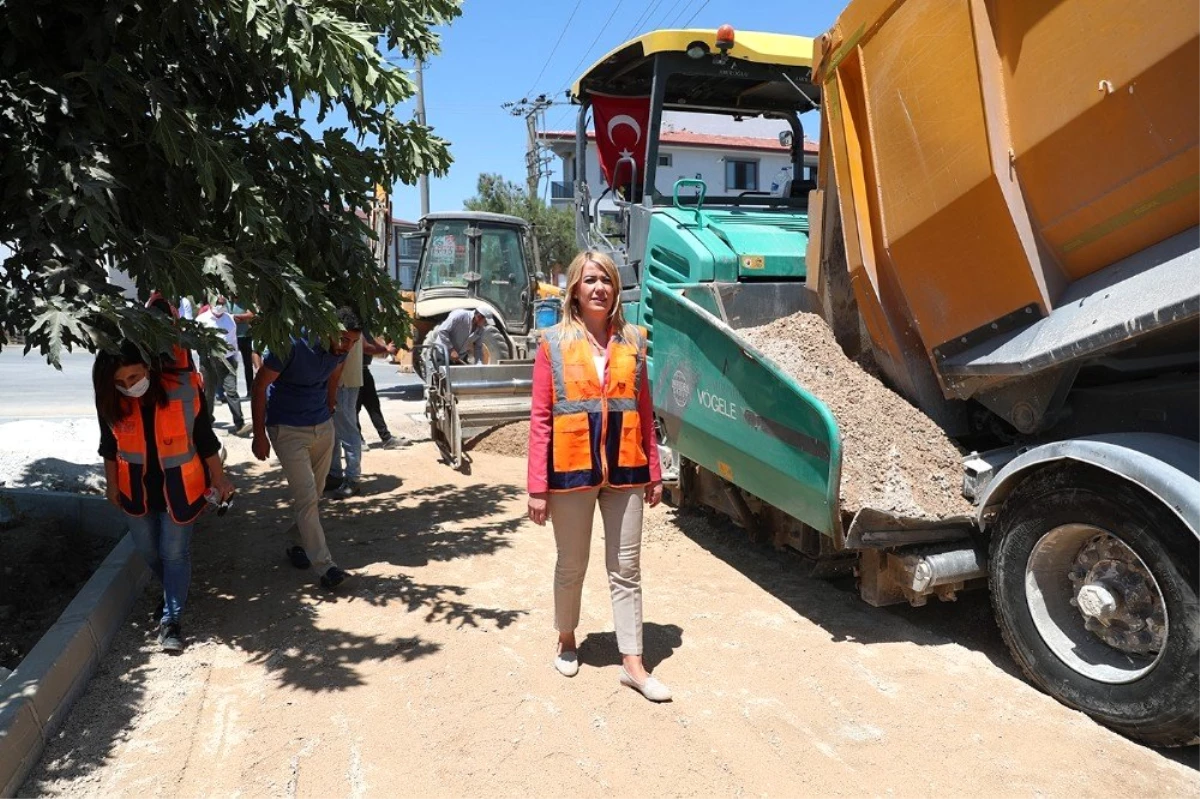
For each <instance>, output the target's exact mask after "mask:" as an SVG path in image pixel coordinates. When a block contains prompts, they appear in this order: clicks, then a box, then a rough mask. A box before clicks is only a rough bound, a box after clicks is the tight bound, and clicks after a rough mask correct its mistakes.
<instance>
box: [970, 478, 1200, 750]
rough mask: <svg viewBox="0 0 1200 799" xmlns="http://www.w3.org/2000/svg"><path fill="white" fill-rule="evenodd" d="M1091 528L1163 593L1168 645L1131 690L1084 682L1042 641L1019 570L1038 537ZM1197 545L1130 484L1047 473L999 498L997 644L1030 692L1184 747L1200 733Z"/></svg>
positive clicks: (994, 542) (993, 563) (992, 575)
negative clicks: (1106, 535) (1137, 561)
mask: <svg viewBox="0 0 1200 799" xmlns="http://www.w3.org/2000/svg"><path fill="white" fill-rule="evenodd" d="M1073 522H1074V523H1083V524H1094V525H1095V526H1097V527H1099V528H1102V529H1105V530H1107V531H1109V532H1110V533H1112V534H1113V535H1115V536H1117V537H1118V538H1120V539H1121V540H1122V541H1123V542H1124V543H1125V544H1126V545H1128V546H1129V547H1131V548H1132V549H1133V550H1134V551H1135V552H1136V553H1137V554H1138V556H1139V557H1140V558H1141V559H1142V561H1143V562H1144V563H1145V564H1146V565H1147V567H1148V568H1149V569H1150V571H1151V572H1152V573H1153V575H1154V579H1155V580H1156V581H1157V582H1158V585H1159V589H1160V590H1161V591H1162V593H1163V598H1164V601H1165V602H1166V605H1167V613H1168V639H1167V646H1166V651H1165V652H1164V653H1163V657H1162V660H1160V661H1159V663H1158V665H1157V666H1156V667H1155V668H1154V669H1153V670H1152V671H1151V672H1149V673H1148V674H1147V675H1145V676H1144V677H1142V678H1141V679H1138V680H1136V681H1134V682H1131V683H1126V684H1123V685H1109V684H1105V683H1100V682H1097V681H1094V680H1090V679H1088V678H1086V677H1084V676H1083V675H1081V674H1079V673H1077V672H1075V671H1074V670H1073V669H1071V668H1070V667H1069V666H1067V665H1066V664H1064V663H1063V662H1062V661H1061V660H1059V659H1058V657H1057V656H1055V655H1054V653H1053V652H1052V651H1051V650H1050V649H1049V647H1047V646H1046V644H1045V643H1044V642H1043V641H1042V638H1041V636H1040V634H1039V633H1038V632H1037V628H1036V627H1035V626H1034V624H1033V619H1032V616H1031V615H1030V612H1029V607H1028V605H1027V603H1026V600H1025V565H1026V562H1027V561H1028V557H1029V553H1030V551H1031V550H1032V548H1033V545H1034V544H1035V543H1036V542H1037V540H1038V539H1039V538H1040V537H1041V536H1042V535H1043V534H1044V533H1045V532H1047V531H1049V530H1051V529H1053V528H1055V527H1058V526H1059V525H1062V524H1068V523H1073ZM1198 556H1200V546H1198V544H1197V540H1196V537H1195V536H1194V535H1193V534H1192V533H1191V531H1189V530H1188V529H1187V527H1186V526H1185V525H1184V524H1183V522H1182V521H1180V519H1179V518H1178V517H1177V516H1176V515H1175V514H1174V513H1173V512H1171V511H1170V510H1169V509H1168V508H1166V507H1165V506H1164V505H1163V504H1162V503H1161V502H1159V501H1158V500H1157V499H1156V498H1154V497H1153V496H1152V495H1150V494H1149V493H1148V492H1146V491H1144V490H1142V489H1141V488H1139V487H1137V486H1136V485H1134V484H1133V483H1131V482H1129V481H1127V480H1124V479H1122V478H1120V477H1117V476H1115V475H1113V474H1110V473H1108V472H1106V471H1104V470H1101V469H1097V468H1095V467H1090V466H1086V465H1082V464H1065V465H1054V466H1050V467H1047V468H1045V469H1043V470H1041V471H1039V472H1037V473H1036V474H1034V475H1032V476H1030V477H1029V478H1028V479H1026V480H1025V481H1024V482H1023V483H1021V484H1020V485H1019V486H1018V487H1017V489H1016V490H1015V491H1014V492H1013V493H1012V494H1011V495H1010V496H1009V497H1008V499H1007V500H1006V501H1005V504H1004V507H1003V508H1002V510H1001V511H1000V514H999V517H998V518H997V519H996V522H995V524H994V526H993V527H992V529H991V557H990V558H989V562H988V571H989V574H988V579H989V583H990V587H991V597H992V608H993V611H994V612H995V616H996V621H997V623H998V625H999V627H1000V632H1001V633H1002V634H1003V636H1004V642H1005V643H1006V644H1007V645H1008V649H1009V651H1010V652H1011V653H1012V656H1013V659H1014V660H1015V661H1016V662H1017V664H1018V665H1019V666H1020V667H1021V670H1022V672H1024V674H1025V676H1026V677H1027V678H1028V680H1029V681H1030V682H1031V683H1033V684H1034V685H1035V686H1037V687H1038V688H1040V689H1041V690H1043V691H1045V692H1046V693H1047V694H1049V695H1051V696H1053V697H1054V698H1055V699H1057V700H1059V701H1060V702H1062V703H1063V704H1065V705H1067V706H1069V707H1073V708H1076V709H1077V710H1081V711H1083V712H1084V713H1087V714H1088V715H1089V716H1091V717H1092V718H1094V719H1096V720H1097V721H1098V722H1100V723H1101V724H1104V725H1105V726H1108V727H1111V728H1112V729H1114V730H1116V731H1118V732H1120V733H1122V734H1124V735H1127V736H1129V737H1130V738H1134V739H1136V740H1138V741H1142V742H1144V743H1148V744H1152V745H1156V746H1183V745H1187V744H1190V743H1194V742H1196V739H1197V737H1198V736H1197V732H1198V728H1200V665H1198V661H1200V621H1198V618H1197V601H1196V597H1197V593H1200V591H1198V589H1197V570H1198Z"/></svg>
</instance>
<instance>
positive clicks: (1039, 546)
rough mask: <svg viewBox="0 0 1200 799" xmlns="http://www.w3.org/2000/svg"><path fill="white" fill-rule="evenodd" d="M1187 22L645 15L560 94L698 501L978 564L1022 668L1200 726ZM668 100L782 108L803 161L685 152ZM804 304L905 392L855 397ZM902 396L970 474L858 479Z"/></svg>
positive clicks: (940, 568) (1040, 15)
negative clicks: (775, 164) (699, 21)
mask: <svg viewBox="0 0 1200 799" xmlns="http://www.w3.org/2000/svg"><path fill="white" fill-rule="evenodd" d="M1198 34H1200V23H1198V22H1197V13H1196V9H1195V7H1194V5H1193V4H1190V3H1185V2H1178V1H1172V2H1153V3H1151V2H1122V3H1117V2H1110V1H1109V0H1098V1H1097V2H1091V1H1090V0H1058V2H1048V3H1042V4H1001V3H991V2H986V0H956V1H955V2H942V1H941V0H901V1H900V2H895V1H891V2H884V1H883V0H857V1H856V2H853V3H851V4H850V5H849V6H848V7H847V8H846V9H845V11H844V12H843V13H842V15H841V16H840V17H839V19H838V21H837V24H836V25H835V26H834V28H833V29H832V30H831V31H830V32H829V33H827V34H826V35H824V36H822V37H820V38H819V39H818V40H816V41H815V42H814V41H813V40H811V39H807V38H803V37H796V36H784V35H779V34H769V33H752V32H741V31H734V30H733V29H732V28H729V27H728V26H725V27H723V28H722V29H721V30H719V31H711V30H669V31H655V32H652V33H649V34H646V35H643V36H640V37H638V38H636V39H634V40H632V41H629V42H627V43H625V44H623V45H621V46H620V47H618V48H616V49H615V50H613V51H612V52H610V53H608V54H607V55H605V56H604V57H603V58H601V59H600V60H599V61H598V62H597V63H596V64H595V65H594V66H593V67H592V68H590V69H589V70H588V71H587V72H586V73H585V74H584V75H583V76H582V77H581V78H580V79H579V81H578V82H576V83H575V85H574V86H573V88H572V92H571V94H572V98H573V100H574V101H575V102H577V103H578V104H579V106H580V107H579V114H578V122H577V128H576V131H577V132H576V140H577V146H576V171H577V172H578V173H579V174H587V173H586V158H587V153H588V147H587V145H588V131H589V118H594V119H595V123H596V124H595V129H596V133H595V135H596V137H597V139H599V138H601V136H602V135H604V136H606V138H607V139H608V143H609V144H611V145H615V146H612V147H610V148H609V149H608V152H607V153H605V148H603V147H602V148H601V153H602V155H605V157H606V158H607V159H608V161H607V163H605V164H604V167H605V172H606V175H607V176H608V180H607V183H608V185H610V186H616V187H617V188H616V189H611V188H606V189H604V192H603V193H605V194H608V193H613V194H615V201H616V203H617V206H618V209H619V212H620V218H621V224H620V225H619V232H618V233H616V234H613V233H611V232H609V231H608V230H606V229H602V228H601V226H600V224H599V222H600V220H599V219H598V216H599V214H598V212H597V211H598V208H597V206H598V203H597V200H598V199H599V197H592V196H591V194H590V193H589V191H590V190H589V187H588V186H587V185H586V183H584V182H582V181H581V182H579V183H578V184H577V189H576V192H577V193H576V198H575V203H576V212H577V222H578V224H577V230H578V233H579V243H580V246H581V247H586V248H592V249H603V250H605V251H608V252H610V253H612V255H613V256H614V258H615V259H616V260H617V262H618V264H619V265H620V268H621V273H622V284H623V285H622V295H621V297H622V301H623V302H624V303H625V304H626V308H627V311H628V313H627V316H628V318H630V319H632V320H635V321H637V322H638V323H640V324H642V325H644V326H645V327H646V328H647V330H648V332H649V341H650V359H649V361H650V362H649V368H650V374H651V380H652V384H653V389H654V399H655V406H656V413H657V414H658V421H659V427H660V431H661V436H662V440H663V452H664V463H667V464H675V469H676V473H677V476H678V493H679V496H680V499H681V501H682V502H684V503H695V504H703V505H708V506H711V507H713V508H715V509H717V510H719V511H722V512H724V513H726V514H728V515H729V516H730V517H732V518H733V519H734V520H735V521H737V522H738V523H739V524H741V525H742V526H743V527H745V528H746V529H747V530H748V531H751V532H752V533H755V534H759V535H770V536H773V537H774V538H775V540H777V541H786V542H787V543H789V544H791V545H792V546H794V547H796V548H797V549H799V550H801V551H802V552H804V553H806V554H808V555H810V556H812V557H814V558H816V559H817V560H818V562H831V561H832V562H834V563H838V562H845V561H846V559H850V560H851V561H852V562H853V564H854V567H855V569H856V571H857V574H858V578H859V583H860V588H861V592H862V595H863V598H864V599H866V600H867V601H868V602H871V603H872V604H877V605H878V604H887V603H891V602H903V601H908V602H911V603H912V604H923V603H924V602H925V601H927V599H928V598H929V597H932V596H937V597H938V598H940V599H943V600H947V599H953V598H954V597H955V596H956V593H957V592H958V591H960V590H963V589H964V588H969V587H972V586H977V585H978V586H982V585H986V586H987V587H988V588H989V590H990V591H991V595H992V599H993V606H994V608H995V612H996V618H997V621H998V623H999V626H1000V629H1001V631H1002V633H1003V635H1004V638H1005V641H1006V643H1007V644H1008V646H1009V649H1010V651H1011V652H1012V654H1013V657H1014V658H1015V660H1016V661H1017V662H1018V663H1019V665H1020V666H1021V668H1022V670H1023V671H1024V673H1025V674H1026V676H1027V677H1028V678H1029V679H1030V681H1031V682H1033V683H1034V684H1035V685H1037V686H1038V687H1039V688H1041V689H1042V690H1044V691H1046V692H1047V693H1049V694H1051V695H1052V696H1054V697H1056V698H1057V699H1059V700H1060V701H1062V702H1064V703H1066V704H1068V705H1071V706H1072V707H1076V708H1078V709H1080V710H1083V711H1084V712H1086V713H1088V714H1090V715H1092V716H1093V717H1094V718H1096V719H1097V720H1099V721H1101V722H1102V723H1105V724H1107V725H1109V726H1112V727H1113V728H1115V729H1117V730H1119V731H1121V732H1123V733H1126V734H1128V735H1130V736H1132V737H1136V738H1139V739H1141V740H1143V741H1147V742H1151V743H1156V744H1162V745H1179V744H1186V743H1189V742H1195V741H1196V740H1197V731H1198V727H1200V713H1198V696H1200V686H1198V677H1197V670H1198V660H1200V617H1198V609H1197V608H1198V606H1197V567H1198V565H1200V547H1198V541H1200V475H1198V465H1200V444H1198V443H1197V440H1198V438H1200V433H1198V428H1200V421H1198V416H1200V413H1198V405H1200V402H1198V401H1200V391H1198V382H1197V374H1198V371H1200V370H1198V361H1200V357H1198V353H1197V350H1198V348H1197V320H1198V319H1200V257H1198V241H1197V238H1198V235H1197V223H1198V221H1200V219H1198V211H1197V186H1198V183H1200V181H1198V179H1197V174H1198V165H1197V152H1198V150H1197V147H1198V141H1200V135H1198V126H1200V123H1198V120H1200V109H1198V108H1197V103H1198V100H1197V98H1198V97H1200V88H1198V87H1197V72H1196V70H1195V64H1196V63H1197V59H1198V56H1200V52H1198V41H1200V35H1198ZM816 109H820V111H821V132H820V159H821V160H820V166H819V169H818V174H817V175H816V180H815V181H812V180H805V178H806V177H808V176H806V175H805V173H804V171H803V162H802V160H801V156H802V148H803V141H804V134H803V129H802V126H801V119H800V116H801V115H802V114H804V113H806V112H808V111H812V110H816ZM664 110H672V111H695V112H700V113H711V114H722V115H726V116H728V117H730V118H734V119H737V118H748V117H768V118H775V119H778V120H781V123H782V124H784V125H786V127H787V129H788V130H787V132H789V133H790V136H784V140H790V141H791V146H792V160H793V170H792V174H793V176H794V179H793V180H792V181H791V182H790V183H789V184H785V185H784V186H783V187H782V188H781V191H779V192H777V193H766V192H756V191H740V192H729V191H723V192H722V191H721V189H723V187H722V186H719V181H716V182H717V183H718V186H710V185H708V183H707V182H705V181H697V180H675V181H669V180H666V179H664V178H665V176H661V175H660V174H659V170H658V167H657V165H658V157H657V155H658V147H659V130H660V127H661V120H662V114H663V111H664ZM614 119H616V122H615V123H614V121H613V120H614ZM630 122H632V123H633V124H630ZM634 133H637V134H639V135H638V136H637V137H636V138H633V139H630V137H632V136H633V135H634ZM642 134H644V135H642ZM817 317H820V318H821V319H822V320H823V321H824V324H823V326H822V327H821V328H820V329H818V328H812V327H811V326H806V325H807V323H808V321H811V320H813V319H815V318H817ZM784 320H791V321H793V322H794V323H791V324H784V325H782V326H780V323H781V321H784ZM797 330H801V331H802V330H809V331H812V335H813V336H816V335H818V334H821V335H826V336H828V337H829V338H830V339H831V340H832V341H836V342H837V344H838V345H840V346H839V349H840V354H838V355H837V356H836V357H831V359H830V362H829V363H827V364H818V366H819V367H820V368H822V369H824V370H826V371H827V372H830V373H831V375H826V376H832V377H833V378H836V377H837V373H836V370H837V369H845V370H847V371H846V374H847V375H848V374H850V371H849V370H851V369H859V370H860V371H862V372H863V374H864V375H865V376H866V377H869V378H870V379H871V380H875V381H876V383H878V384H879V385H880V386H883V385H886V386H887V387H888V389H889V390H890V391H894V392H895V393H896V394H897V395H898V396H899V397H902V398H903V400H904V401H906V402H904V403H902V404H903V407H901V406H895V405H888V407H889V408H890V409H891V410H890V411H888V412H886V413H885V411H884V409H883V408H884V405H885V403H882V402H881V403H879V410H878V412H876V413H875V414H874V415H872V414H871V413H864V412H858V413H851V412H849V411H843V412H842V413H841V415H840V416H839V415H835V414H834V413H833V412H831V410H830V407H831V406H833V407H836V406H838V403H839V402H840V401H842V400H847V401H849V400H851V399H854V398H853V397H845V396H832V397H831V396H829V395H828V394H827V395H826V397H825V399H824V401H823V399H822V398H821V397H820V396H818V395H817V394H815V393H814V390H816V388H817V387H816V385H815V382H819V381H813V380H811V379H809V381H808V382H805V381H804V374H805V368H806V367H812V366H813V364H812V363H805V362H803V361H801V362H796V363H792V364H790V365H789V364H788V363H787V356H788V355H789V353H792V352H794V351H795V348H791V347H788V346H787V342H786V341H781V337H783V336H786V335H788V334H789V333H791V334H795V331H797ZM755 341H757V342H758V346H756V345H755V343H753V342H755ZM810 343H811V342H810ZM766 351H770V352H772V353H773V354H774V357H769V356H768V355H767V354H766ZM809 351H812V352H818V351H819V352H828V348H825V349H820V348H812V347H810V348H809ZM810 378H811V374H810ZM856 380H857V381H858V382H855V385H857V386H859V387H860V388H861V391H862V392H864V393H866V394H869V393H870V392H872V391H875V390H876V389H875V384H873V383H871V382H869V381H866V382H864V381H863V380H858V378H857V377H856ZM846 382H847V383H849V382H850V381H846ZM837 385H838V381H837V380H836V379H833V380H828V381H826V385H825V387H824V388H822V389H821V390H824V391H830V390H833V391H836V390H837V388H836V387H837ZM830 386H832V387H833V388H832V389H831V388H830ZM858 410H859V411H863V410H864V409H863V408H862V407H861V406H860V407H859V409H858ZM866 410H870V409H869V408H867V409H866ZM910 412H913V413H918V414H920V416H921V418H923V419H925V420H927V421H929V422H931V423H933V424H934V425H935V428H936V430H937V431H939V433H940V434H942V435H944V436H945V437H947V440H951V441H953V442H954V443H955V444H957V445H958V446H959V447H961V450H962V452H963V453H964V457H963V458H962V459H961V462H960V465H959V467H958V474H957V475H956V477H957V479H956V481H955V483H954V485H953V486H945V487H944V488H943V490H944V491H945V492H946V495H947V498H948V500H954V501H948V503H947V504H946V505H945V506H943V507H942V508H941V509H940V510H939V511H938V512H928V511H927V510H925V508H924V507H922V506H920V505H919V504H917V505H913V506H910V505H905V504H903V503H894V504H893V505H891V506H886V507H871V506H870V504H863V505H862V506H860V507H854V506H849V507H848V505H847V503H846V502H845V501H844V500H845V496H844V495H843V488H844V483H845V481H844V480H843V466H844V465H847V464H849V463H850V460H849V459H851V458H854V457H860V459H861V451H860V450H861V449H862V448H863V446H864V442H866V443H867V444H870V443H873V436H877V435H879V434H880V431H881V430H882V429H883V428H884V427H885V426H886V425H888V424H892V423H893V422H894V419H893V418H892V416H894V415H905V414H908V413H910ZM899 444H900V446H897V447H892V448H890V449H888V450H887V451H886V452H887V455H886V456H883V455H881V456H880V457H881V458H883V457H892V458H893V463H892V465H895V466H897V468H911V467H912V464H913V462H914V461H920V460H921V458H922V457H923V456H922V455H921V454H920V453H921V452H922V451H923V450H922V446H923V445H921V446H918V447H917V453H916V454H913V455H909V456H905V455H904V453H903V452H901V451H900V450H901V448H902V446H903V445H904V442H903V441H900V442H899ZM847 449H849V450H850V454H847ZM892 450H896V452H897V453H899V454H898V455H893V454H892ZM939 457H940V456H939ZM867 465H868V466H870V465H871V462H870V461H867ZM884 471H885V464H884V463H880V464H879V473H880V474H881V475H882V474H883V473H884ZM847 474H848V473H847ZM908 474H909V475H910V476H911V475H917V476H918V477H917V479H920V477H919V475H920V472H919V471H916V472H913V471H910V472H909V473H908ZM931 474H932V473H931ZM901 482H902V481H901ZM924 488H928V487H927V486H925V487H924ZM865 496H868V497H869V496H871V494H870V487H868V490H867V491H866V494H865ZM960 496H961V497H965V499H966V500H969V503H963V505H962V507H964V508H965V512H964V513H954V512H950V513H947V512H945V511H946V509H947V508H954V507H955V501H957V500H958V499H959V498H960ZM884 504H885V505H886V503H884Z"/></svg>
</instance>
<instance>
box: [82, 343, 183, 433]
mask: <svg viewBox="0 0 1200 799" xmlns="http://www.w3.org/2000/svg"><path fill="white" fill-rule="evenodd" d="M135 364H141V365H143V366H145V367H146V369H147V370H148V372H149V374H148V375H147V376H148V377H149V378H150V388H149V389H148V390H147V391H146V393H145V395H144V396H143V397H142V399H141V401H142V402H152V403H155V404H157V405H166V404H167V392H166V390H165V389H164V388H163V384H162V372H161V370H160V368H159V365H158V362H157V359H153V358H152V359H150V360H149V361H147V359H146V358H145V357H144V356H143V355H142V352H141V350H139V349H138V348H137V345H135V344H133V343H132V342H129V341H126V342H125V343H124V344H122V345H121V349H120V350H119V351H117V352H115V353H113V352H108V351H105V350H101V351H100V352H99V353H97V355H96V362H95V363H94V364H92V389H93V390H94V391H95V393H96V412H97V413H98V414H99V415H100V419H101V420H102V421H103V422H104V423H105V424H106V425H108V426H109V427H112V426H113V425H115V424H116V423H117V422H118V421H120V419H121V417H123V416H125V415H126V414H127V413H128V412H129V411H128V410H127V409H128V407H129V404H130V403H135V402H138V400H136V399H133V398H131V397H126V396H125V395H124V394H122V393H121V392H119V391H117V384H116V382H115V381H116V375H117V370H118V369H120V368H121V367H123V366H134V365H135Z"/></svg>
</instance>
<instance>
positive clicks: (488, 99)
mask: <svg viewBox="0 0 1200 799" xmlns="http://www.w3.org/2000/svg"><path fill="white" fill-rule="evenodd" d="M844 5H845V2H844V0H799V1H798V2H797V0H790V2H784V0H708V2H705V0H590V1H589V2H576V0H554V2H546V1H545V0H542V1H541V2H534V1H533V0H466V2H465V3H464V4H463V13H462V16H461V17H459V18H458V20H457V21H455V22H454V24H452V25H450V26H447V27H445V28H443V29H441V31H440V32H441V35H442V53H441V55H439V56H438V57H437V58H436V59H434V60H433V61H431V62H430V63H429V64H427V65H426V69H425V95H426V99H425V112H426V116H427V118H428V121H429V124H430V125H432V126H433V127H434V129H435V130H436V132H437V134H438V135H439V136H441V137H443V138H445V139H446V140H448V141H449V142H450V152H451V154H452V155H453V156H454V164H453V165H452V166H451V167H450V173H449V174H448V175H447V176H446V177H445V178H439V179H434V180H431V181H430V191H429V193H430V210H432V211H439V210H457V209H460V208H462V204H463V201H464V200H466V199H467V198H469V197H471V196H472V195H474V193H475V182H476V180H477V179H478V177H479V174H480V173H481V172H499V173H500V174H502V175H504V176H505V177H506V178H508V179H510V180H515V181H518V182H521V183H524V180H525V140H526V136H525V120H524V119H522V118H519V117H514V116H511V115H510V114H509V113H508V112H507V111H505V110H504V109H502V108H501V104H503V103H505V102H512V101H515V100H519V99H521V98H522V97H525V96H530V97H533V96H536V95H538V94H546V95H547V96H551V94H553V96H554V99H555V100H556V101H557V102H560V103H565V99H564V98H563V94H562V91H563V90H564V89H566V88H568V87H569V86H570V84H571V83H573V82H574V81H575V79H576V78H577V77H578V76H579V73H580V72H582V71H583V70H584V69H586V68H587V67H588V66H590V65H591V64H592V63H594V62H595V61H596V60H597V59H598V58H599V57H600V56H601V55H603V54H604V53H607V52H608V51H609V50H611V49H613V48H614V47H616V46H617V45H619V44H621V43H622V42H624V41H626V40H627V39H630V38H633V37H634V36H636V35H639V34H641V33H644V32H646V31H650V30H656V29H659V28H665V27H685V24H684V23H687V22H688V20H691V21H690V24H687V25H686V27H690V28H716V27H717V26H719V25H721V24H722V23H725V22H728V23H729V24H731V25H733V26H734V28H736V29H739V30H758V31H771V32H775V33H790V34H799V35H802V36H818V35H820V34H822V33H824V32H825V31H827V30H828V29H829V28H830V26H831V25H832V24H833V22H834V20H835V19H836V18H837V15H838V12H840V11H841V9H842V7H843V6H844ZM614 12H615V14H614ZM646 12H649V13H646ZM572 14H574V16H573V18H572ZM610 16H611V17H612V21H611V22H608V23H607V24H606V22H607V21H608V20H609V18H610ZM639 19H640V21H639ZM568 20H570V24H569V25H568ZM673 21H675V24H673V25H672V24H670V23H672V22H673ZM560 35H561V36H562V40H561V41H560V42H559V41H558V39H559V36H560ZM556 42H558V47H557V49H555V43H556ZM552 51H553V52H552ZM543 67H544V70H543ZM539 74H540V77H539ZM410 105H411V104H410ZM569 108H570V107H569V106H567V105H565V104H564V105H558V106H555V107H553V108H551V109H549V110H548V111H547V112H546V125H547V127H548V128H550V129H566V128H570V127H572V126H573V124H574V115H573V112H572V111H571V110H569ZM400 113H401V116H402V117H407V116H409V115H411V107H406V108H402V109H401V111H400ZM392 201H393V212H394V214H395V215H396V216H397V217H399V218H401V219H408V220H416V219H417V217H419V216H420V209H421V202H420V197H419V196H418V192H417V188H416V186H406V185H403V184H397V185H396V187H395V189H394V191H393V198H392Z"/></svg>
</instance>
